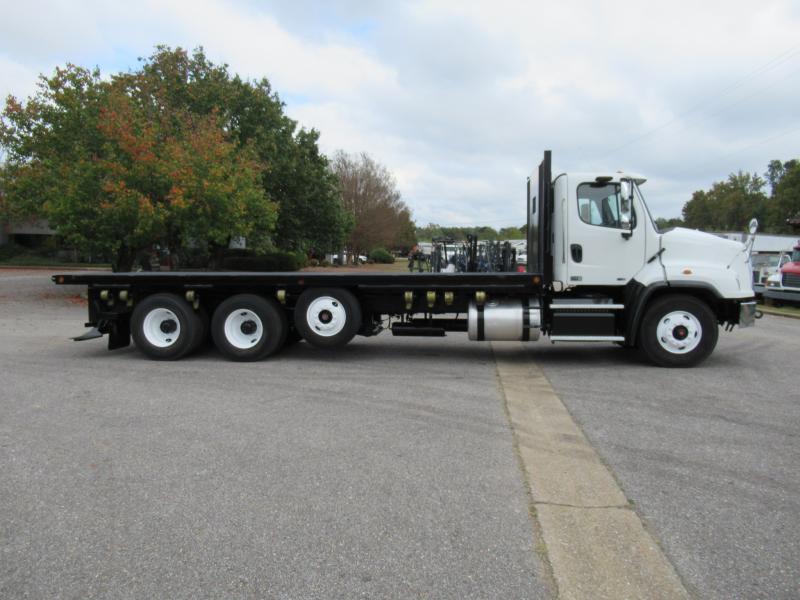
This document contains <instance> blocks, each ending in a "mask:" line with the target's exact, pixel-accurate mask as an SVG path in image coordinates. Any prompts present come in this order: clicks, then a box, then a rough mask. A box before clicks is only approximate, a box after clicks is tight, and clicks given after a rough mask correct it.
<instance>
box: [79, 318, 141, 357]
mask: <svg viewBox="0 0 800 600" xmlns="http://www.w3.org/2000/svg"><path fill="white" fill-rule="evenodd" d="M106 333H107V334H108V349H109V350H116V349H117V348H125V347H126V346H130V344H131V322H130V320H129V319H120V320H114V321H111V320H108V321H100V322H99V323H98V324H97V326H96V327H92V328H91V329H90V330H89V331H87V332H86V333H84V334H83V335H79V336H77V337H74V338H72V339H73V340H74V341H76V342H83V341H85V340H96V339H97V338H101V337H103V335H104V334H106Z"/></svg>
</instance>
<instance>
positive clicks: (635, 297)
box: [625, 279, 724, 346]
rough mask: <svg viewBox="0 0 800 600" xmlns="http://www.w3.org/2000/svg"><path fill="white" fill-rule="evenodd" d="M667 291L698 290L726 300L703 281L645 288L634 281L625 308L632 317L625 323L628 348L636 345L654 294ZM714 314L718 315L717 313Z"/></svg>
mask: <svg viewBox="0 0 800 600" xmlns="http://www.w3.org/2000/svg"><path fill="white" fill-rule="evenodd" d="M666 289H674V290H676V291H681V292H683V291H685V292H690V291H692V290H697V291H701V292H703V295H709V294H710V295H711V296H713V297H714V299H716V300H724V298H723V297H722V296H721V295H720V293H719V291H718V290H717V288H715V287H714V286H713V285H711V284H710V283H706V282H703V281H656V282H655V283H651V284H650V285H648V286H644V285H642V284H641V283H639V282H638V281H636V280H633V279H632V280H631V281H630V282H628V284H627V285H626V286H625V306H626V307H627V311H626V312H627V313H628V315H629V316H630V318H628V319H627V322H626V323H625V344H626V345H627V346H634V345H635V344H636V335H637V333H638V331H639V323H641V321H642V317H643V316H644V311H645V308H646V307H647V303H648V302H649V301H650V299H651V298H652V297H653V295H654V294H656V293H657V292H660V291H662V290H666ZM711 308H712V310H713V309H714V307H713V306H712V307H711ZM714 312H715V313H716V311H714Z"/></svg>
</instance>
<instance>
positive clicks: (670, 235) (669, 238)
mask: <svg viewBox="0 0 800 600" xmlns="http://www.w3.org/2000/svg"><path fill="white" fill-rule="evenodd" d="M661 247H662V248H664V249H665V252H664V254H665V255H664V259H665V260H666V259H667V258H668V257H669V260H678V259H686V260H692V261H693V262H695V263H697V262H701V263H706V264H709V263H717V264H718V265H719V266H721V267H723V268H725V267H726V266H728V265H730V264H731V261H733V260H735V259H736V257H737V255H741V256H742V261H743V262H747V260H748V257H747V254H746V253H745V246H744V244H742V243H741V242H734V241H733V240H728V239H725V238H721V237H719V236H717V235H712V234H710V233H705V232H703V231H698V230H696V229H685V228H683V227H676V228H675V229H672V230H670V231H667V232H666V233H663V234H661Z"/></svg>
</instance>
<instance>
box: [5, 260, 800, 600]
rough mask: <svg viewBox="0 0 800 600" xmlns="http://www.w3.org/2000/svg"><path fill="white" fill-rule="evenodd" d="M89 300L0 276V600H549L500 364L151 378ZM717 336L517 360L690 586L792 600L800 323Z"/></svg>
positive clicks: (423, 362)
mask: <svg viewBox="0 0 800 600" xmlns="http://www.w3.org/2000/svg"><path fill="white" fill-rule="evenodd" d="M78 291H79V290H77V289H75V288H64V287H58V288H57V287H55V286H53V285H52V284H50V283H49V279H48V274H46V273H41V272H30V273H28V272H23V271H5V272H0V477H2V485H0V597H32V598H37V597H66V598H70V597H82V598H92V597H169V598H183V597H186V598H188V597H220V596H236V597H254V596H256V597H275V598H354V597H370V598H383V597H398V598H416V597H422V598H425V597H429V598H488V597H497V598H538V597H552V595H553V593H554V590H553V588H552V585H551V584H550V583H549V578H548V577H547V570H546V566H545V565H544V564H543V560H542V556H541V544H540V542H539V541H538V538H537V536H538V533H537V530H536V528H535V525H534V523H532V521H531V519H530V517H529V514H528V497H527V495H526V493H525V489H524V483H523V480H522V475H521V472H520V468H519V465H518V462H517V459H516V456H515V454H514V450H513V446H512V435H511V432H510V430H509V426H508V422H507V419H506V416H505V412H504V407H503V400H502V395H501V391H500V390H499V388H498V384H497V374H496V369H495V365H494V362H493V358H492V354H491V350H490V348H489V346H488V345H487V344H478V343H471V342H468V341H466V337H465V336H463V337H462V336H459V335H453V336H451V337H448V338H444V339H414V338H391V336H389V335H382V336H379V337H377V338H371V339H364V338H357V339H356V341H355V343H353V344H351V345H350V346H348V347H347V348H345V349H344V350H342V351H340V352H338V353H336V354H328V353H324V352H320V351H315V350H314V349H312V348H309V347H308V346H307V345H306V344H299V345H298V346H296V347H294V348H292V349H291V350H289V351H287V352H284V353H283V354H280V355H279V356H277V357H276V358H275V359H272V360H270V361H268V362H265V363H263V364H259V365H252V364H234V363H229V362H225V361H223V360H221V359H220V358H219V356H218V355H217V354H216V352H215V351H213V350H208V351H206V352H204V353H202V354H200V355H198V356H194V357H191V358H189V359H186V360H184V361H181V362H179V363H154V362H150V361H147V360H145V359H143V358H142V357H141V356H140V355H139V354H138V353H136V352H135V351H134V350H133V349H125V350H120V351H115V352H112V353H109V352H107V351H106V350H105V342H104V340H103V341H98V340H96V341H90V342H83V343H80V344H75V343H72V342H69V341H67V340H66V338H67V337H68V336H71V335H77V334H79V333H81V332H82V331H83V330H82V324H83V321H84V320H85V308H84V307H83V306H81V305H80V304H78V303H77V301H76V299H75V298H73V297H72V296H73V295H74V294H76V293H77V292H78ZM720 340H721V341H720V345H719V346H718V349H717V351H716V353H715V354H714V355H713V356H712V357H711V359H709V361H708V362H707V363H706V364H705V365H704V366H703V367H701V368H698V369H693V370H663V369H656V368H652V367H650V366H648V365H645V364H643V363H642V362H641V361H639V360H637V358H636V355H635V354H632V353H631V352H629V351H625V350H622V349H619V348H616V347H603V346H596V347H587V346H577V345H576V346H567V345H560V346H551V345H550V344H549V343H547V342H538V343H536V344H532V345H531V346H530V350H529V351H528V352H529V355H530V357H531V359H532V360H535V361H536V362H537V363H538V364H539V365H540V366H541V368H542V369H543V370H544V372H545V374H546V375H547V377H548V378H549V380H550V381H551V383H552V384H553V387H554V388H555V390H556V391H557V392H558V393H559V395H560V396H561V398H562V400H563V401H564V403H565V404H566V405H567V407H568V409H569V410H570V411H571V412H572V414H573V416H574V418H575V419H576V421H577V422H578V423H579V424H580V425H581V427H582V428H583V430H584V431H585V433H586V434H587V436H588V437H589V439H590V441H591V442H592V443H593V444H594V445H595V447H596V448H597V449H598V451H599V453H600V454H601V456H602V458H603V459H604V460H605V461H607V463H608V464H609V466H610V467H611V469H612V470H613V472H614V473H615V475H616V476H617V478H618V479H619V481H620V483H621V485H622V487H623V489H624V491H625V493H626V494H627V496H628V497H629V498H630V499H631V500H632V501H633V502H634V503H635V506H636V507H637V510H638V511H639V513H640V515H641V517H642V518H643V520H644V521H645V523H646V525H647V526H648V528H650V530H651V532H652V533H653V535H654V536H655V537H656V538H657V539H658V540H659V541H660V542H661V544H662V545H663V547H664V549H665V551H666V553H667V555H668V557H669V558H670V559H671V560H672V561H673V563H674V564H675V566H676V568H677V569H678V572H679V574H680V576H681V577H682V578H683V580H684V582H685V583H686V585H687V586H688V587H689V588H690V590H692V591H693V592H694V593H695V594H696V595H697V596H699V597H703V598H752V597H765V598H766V597H769V598H794V597H798V596H799V595H800V572H798V564H799V562H800V561H799V560H798V557H800V541H799V540H800V500H798V498H800V495H799V492H800V440H798V432H800V405H799V399H798V394H797V392H796V389H795V388H796V384H795V383H794V382H793V381H792V378H791V374H792V373H793V372H794V370H795V369H793V367H794V365H795V363H796V361H797V356H798V351H800V320H790V319H785V318H781V317H765V318H764V319H762V320H761V321H759V322H758V323H757V326H756V327H755V328H754V329H751V330H743V331H736V332H734V333H731V334H724V333H721V334H720Z"/></svg>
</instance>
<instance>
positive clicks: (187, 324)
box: [131, 294, 202, 360]
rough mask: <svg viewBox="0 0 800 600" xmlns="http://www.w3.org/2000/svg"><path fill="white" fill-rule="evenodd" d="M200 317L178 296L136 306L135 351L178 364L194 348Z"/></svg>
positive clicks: (158, 296)
mask: <svg viewBox="0 0 800 600" xmlns="http://www.w3.org/2000/svg"><path fill="white" fill-rule="evenodd" d="M201 327H202V325H201V323H200V319H199V317H198V316H197V315H196V314H195V312H194V310H193V309H192V307H191V306H190V305H189V304H188V303H187V302H185V301H184V300H183V299H181V298H180V297H178V296H176V295H175V294H153V295H152V296H148V297H147V298H145V299H144V300H142V301H141V302H139V303H138V304H137V305H136V308H134V309H133V314H132V315H131V335H132V336H133V341H134V343H135V344H136V347H137V348H138V349H139V350H140V351H141V352H142V354H144V355H145V356H147V357H148V358H151V359H153V360H178V359H179V358H183V357H184V356H185V355H186V354H187V353H189V352H191V351H192V350H193V349H194V348H193V346H194V342H195V339H196V336H197V330H198V329H199V328H201Z"/></svg>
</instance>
